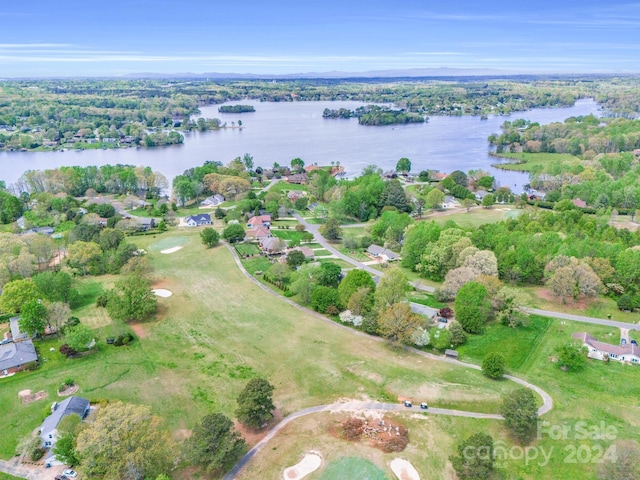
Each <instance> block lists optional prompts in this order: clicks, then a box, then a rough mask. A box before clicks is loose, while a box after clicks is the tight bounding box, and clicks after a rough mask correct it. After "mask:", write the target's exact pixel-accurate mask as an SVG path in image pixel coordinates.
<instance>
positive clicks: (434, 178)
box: [429, 172, 449, 182]
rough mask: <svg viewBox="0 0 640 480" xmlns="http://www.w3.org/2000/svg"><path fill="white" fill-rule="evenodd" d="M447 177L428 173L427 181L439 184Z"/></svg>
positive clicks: (436, 173) (441, 174)
mask: <svg viewBox="0 0 640 480" xmlns="http://www.w3.org/2000/svg"><path fill="white" fill-rule="evenodd" d="M448 176H449V175H447V174H446V173H440V172H429V180H431V181H433V182H441V181H442V180H444V179H445V178H447V177H448Z"/></svg>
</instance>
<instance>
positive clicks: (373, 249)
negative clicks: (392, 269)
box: [367, 244, 400, 262]
mask: <svg viewBox="0 0 640 480" xmlns="http://www.w3.org/2000/svg"><path fill="white" fill-rule="evenodd" d="M367 253H368V254H369V255H371V256H372V257H374V258H376V259H380V260H383V261H385V262H393V261H394V260H398V259H399V258H400V255H398V254H397V253H395V252H392V251H391V250H389V249H388V248H384V247H381V246H380V245H375V244H371V245H369V248H367Z"/></svg>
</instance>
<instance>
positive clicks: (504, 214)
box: [425, 206, 525, 228]
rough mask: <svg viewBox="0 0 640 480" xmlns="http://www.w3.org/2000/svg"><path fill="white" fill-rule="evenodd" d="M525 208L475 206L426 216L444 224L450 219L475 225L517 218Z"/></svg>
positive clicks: (470, 225)
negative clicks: (450, 212)
mask: <svg viewBox="0 0 640 480" xmlns="http://www.w3.org/2000/svg"><path fill="white" fill-rule="evenodd" d="M524 211H525V210H524V209H517V208H515V207H514V206H495V207H492V208H474V209H472V210H471V211H470V212H466V211H465V212H457V213H452V214H450V215H440V216H434V217H432V218H429V217H425V221H427V222H430V221H431V220H433V221H435V222H436V223H439V224H440V225H444V224H445V223H447V222H449V221H453V222H455V223H456V224H458V225H459V226H460V227H474V228H477V227H479V226H480V225H484V224H486V223H496V222H501V221H503V220H507V219H509V218H515V217H517V216H519V215H521V214H522V212H524Z"/></svg>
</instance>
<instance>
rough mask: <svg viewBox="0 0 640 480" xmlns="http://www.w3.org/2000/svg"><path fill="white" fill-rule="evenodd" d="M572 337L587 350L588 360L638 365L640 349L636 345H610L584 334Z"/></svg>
mask: <svg viewBox="0 0 640 480" xmlns="http://www.w3.org/2000/svg"><path fill="white" fill-rule="evenodd" d="M572 337H573V338H576V339H578V340H580V341H581V342H582V343H583V344H584V345H585V346H586V347H587V348H588V349H589V354H588V356H589V358H595V359H596V360H615V361H617V362H622V363H633V364H636V365H637V364H640V348H638V346H637V345H634V344H627V345H612V344H610V343H604V342H599V341H598V340H596V338H595V337H594V336H592V335H589V334H588V333H586V332H580V333H574V334H573V335H572Z"/></svg>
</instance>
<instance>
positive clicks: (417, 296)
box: [408, 292, 449, 308]
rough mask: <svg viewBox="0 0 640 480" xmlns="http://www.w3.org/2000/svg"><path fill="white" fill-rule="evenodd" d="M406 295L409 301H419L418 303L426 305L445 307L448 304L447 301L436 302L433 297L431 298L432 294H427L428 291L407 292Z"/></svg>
mask: <svg viewBox="0 0 640 480" xmlns="http://www.w3.org/2000/svg"><path fill="white" fill-rule="evenodd" d="M408 297H409V300H410V301H411V302H415V303H419V304H420V305H426V306H427V307H433V308H445V307H448V306H449V305H448V304H447V303H443V302H438V301H437V300H436V299H435V298H433V295H429V294H428V293H422V292H414V293H409V294H408Z"/></svg>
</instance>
